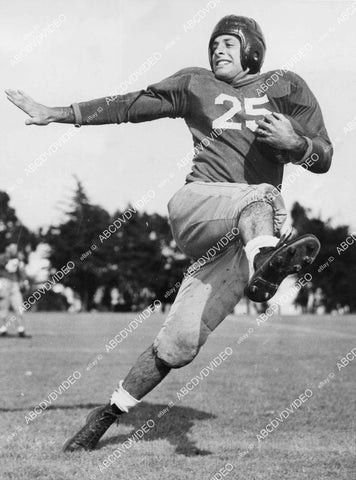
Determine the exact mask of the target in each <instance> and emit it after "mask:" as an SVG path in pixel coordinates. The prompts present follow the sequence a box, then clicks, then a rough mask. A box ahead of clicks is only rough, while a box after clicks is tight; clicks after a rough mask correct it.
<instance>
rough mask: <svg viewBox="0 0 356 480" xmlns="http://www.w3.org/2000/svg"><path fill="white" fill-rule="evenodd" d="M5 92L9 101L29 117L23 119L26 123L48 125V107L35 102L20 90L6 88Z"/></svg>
mask: <svg viewBox="0 0 356 480" xmlns="http://www.w3.org/2000/svg"><path fill="white" fill-rule="evenodd" d="M5 93H6V96H7V98H8V99H9V100H10V102H12V103H13V104H14V105H16V106H17V107H19V108H20V109H21V110H23V111H24V112H25V113H27V115H28V116H29V117H30V118H28V119H27V120H26V121H25V124H26V125H48V124H49V123H50V117H49V111H50V109H49V108H48V107H45V106H44V105H41V104H40V103H37V102H35V101H34V100H33V98H31V97H30V96H29V95H27V94H26V93H24V92H23V91H22V90H13V89H7V90H5Z"/></svg>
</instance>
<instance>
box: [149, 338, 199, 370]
mask: <svg viewBox="0 0 356 480" xmlns="http://www.w3.org/2000/svg"><path fill="white" fill-rule="evenodd" d="M153 349H154V352H155V354H156V357H157V358H158V359H159V360H160V361H161V362H162V363H163V364H164V365H166V366H167V367H169V368H181V367H184V366H185V365H188V364H189V363H190V362H191V361H193V360H194V358H195V357H196V356H197V354H198V352H199V350H200V346H199V345H196V344H193V343H192V342H190V341H189V340H186V341H184V340H181V341H177V340H176V339H175V340H173V339H172V340H171V339H169V338H168V337H163V336H160V335H158V336H157V338H156V340H155V341H154V344H153Z"/></svg>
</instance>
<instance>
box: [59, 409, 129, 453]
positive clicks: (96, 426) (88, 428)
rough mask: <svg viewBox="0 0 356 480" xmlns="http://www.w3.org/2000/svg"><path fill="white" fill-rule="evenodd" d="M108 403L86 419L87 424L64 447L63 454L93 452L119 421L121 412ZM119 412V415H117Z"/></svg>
mask: <svg viewBox="0 0 356 480" xmlns="http://www.w3.org/2000/svg"><path fill="white" fill-rule="evenodd" d="M114 409H115V412H114V410H113V406H112V405H110V403H108V404H107V405H104V406H102V407H97V408H95V409H94V410H93V411H92V412H91V413H89V415H88V416H87V419H86V424H85V425H84V427H83V428H81V429H80V430H79V432H77V433H76V434H75V435H74V436H73V437H72V438H70V439H69V440H68V441H67V442H66V443H65V444H64V446H63V452H77V451H81V450H93V449H94V448H95V447H96V444H97V443H98V441H99V440H100V438H101V437H102V436H103V435H104V433H105V432H106V430H107V429H108V428H109V427H110V426H111V425H112V424H113V423H114V422H115V421H116V420H118V417H119V415H121V414H122V413H123V412H121V411H120V410H119V409H118V408H117V407H116V406H114ZM116 411H118V412H119V413H116Z"/></svg>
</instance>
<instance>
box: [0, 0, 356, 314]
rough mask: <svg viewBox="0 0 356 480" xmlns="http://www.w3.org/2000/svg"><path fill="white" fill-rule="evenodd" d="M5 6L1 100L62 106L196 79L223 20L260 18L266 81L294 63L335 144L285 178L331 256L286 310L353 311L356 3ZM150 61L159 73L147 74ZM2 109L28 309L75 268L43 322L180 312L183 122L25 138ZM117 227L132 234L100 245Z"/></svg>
mask: <svg viewBox="0 0 356 480" xmlns="http://www.w3.org/2000/svg"><path fill="white" fill-rule="evenodd" d="M291 5H293V10H291ZM0 6H1V12H2V15H1V20H0V22H1V32H2V42H1V46H0V64H1V69H2V72H3V75H2V78H1V80H0V82H1V85H2V87H3V88H2V89H4V88H8V87H11V88H20V89H22V90H24V91H26V92H27V93H29V94H30V95H31V96H33V97H34V98H35V99H36V100H37V101H39V102H41V103H44V104H46V105H50V106H57V105H69V104H71V103H72V102H73V101H82V100H89V99H93V98H98V97H103V96H106V95H109V94H113V93H120V92H121V93H124V91H136V90H140V89H144V88H146V86H147V85H149V84H152V83H155V82H157V81H159V80H161V79H163V78H165V77H167V76H169V75H171V74H173V73H174V72H176V71H178V70H179V69H181V68H184V67H188V66H200V67H205V68H209V66H208V56H207V45H208V39H209V36H210V33H211V31H212V29H213V27H214V25H215V24H216V23H217V21H218V20H219V19H220V18H221V17H222V16H224V15H226V14H230V13H235V14H240V15H247V16H251V17H253V18H255V19H256V20H257V21H258V22H259V23H260V25H261V26H262V29H263V31H264V33H265V37H266V41H267V55H266V61H265V65H264V67H263V71H268V70H270V69H274V68H280V67H281V66H284V65H289V68H290V69H291V70H293V71H295V72H296V73H298V74H299V75H301V76H302V77H303V78H304V79H305V80H306V82H307V83H308V84H309V86H310V88H311V89H312V91H313V92H314V94H315V95H316V97H317V99H318V100H319V103H320V105H321V108H322V111H323V114H324V120H325V123H326V126H327V129H328V132H329V135H330V137H331V140H332V141H333V143H334V145H335V153H334V163H333V166H332V168H331V170H330V171H329V172H328V173H327V174H325V175H313V174H310V173H308V172H305V171H302V172H300V171H298V167H294V166H287V167H286V175H285V178H289V180H288V181H287V182H286V183H285V185H284V187H283V189H282V193H283V196H284V198H285V201H286V204H287V207H288V210H289V212H290V214H291V221H292V222H293V224H294V227H295V228H296V230H297V232H298V233H299V234H303V233H305V232H309V233H314V234H315V235H317V236H318V238H319V239H320V241H321V243H322V251H321V253H320V256H319V257H318V259H317V261H316V263H315V265H314V266H313V268H311V269H310V270H309V271H310V273H311V274H312V277H313V279H312V282H310V283H309V284H308V286H307V287H306V288H303V289H302V290H301V291H300V292H299V294H298V296H297V295H294V297H291V298H290V299H289V300H288V302H286V304H285V305H283V306H281V308H282V312H283V313H286V312H287V313H288V312H289V311H291V312H294V313H295V312H309V313H325V312H326V313H330V312H334V313H348V312H355V310H356V287H355V285H356V267H355V265H356V249H355V244H356V240H355V238H356V234H354V235H353V236H352V235H351V234H352V232H353V231H355V230H356V219H355V214H354V205H355V203H356V189H355V188H354V184H353V182H354V177H355V175H354V172H355V167H354V158H353V157H354V155H353V146H354V138H355V127H356V117H355V112H354V105H355V101H356V89H355V80H356V66H355V63H354V62H352V61H351V60H350V59H351V56H350V45H351V44H352V42H354V41H355V37H356V34H355V31H356V30H355V19H356V15H355V10H356V9H355V7H354V6H353V3H352V2H344V1H325V0H323V1H318V0H315V1H313V0H309V1H293V2H291V1H285V0H281V1H279V0H273V1H269V2H268V8H266V2H264V1H259V0H254V1H244V0H243V1H240V2H238V3H237V2H235V1H230V0H220V1H218V0H210V1H205V0H204V1H200V0H194V1H181V2H174V1H163V0H155V1H154V0H145V1H142V0H141V1H138V0H132V1H130V2H127V1H124V0H122V1H117V0H115V1H114V0H108V1H106V2H105V5H103V3H102V2H99V1H98V0H88V1H86V2H69V1H68V0H64V1H63V0H61V1H57V0H53V1H51V2H44V1H38V0H37V1H36V0H34V1H32V2H30V3H24V2H20V1H19V0H14V1H13V2H11V3H9V2H5V1H3V0H1V1H0ZM291 11H293V15H292V14H291ZM298 52H299V53H298ZM152 57H154V58H156V59H158V60H157V61H156V62H155V63H154V64H152V65H151V66H150V67H149V68H142V65H147V63H145V62H147V59H150V58H152ZM0 103H1V111H2V112H3V121H2V128H1V132H0V135H1V153H2V171H1V177H0V252H3V251H4V250H5V248H6V246H7V245H9V244H11V243H16V244H17V245H18V248H19V251H20V254H21V256H22V257H23V261H24V263H25V265H26V273H27V276H28V278H29V280H30V286H29V287H28V288H27V291H26V292H24V298H28V296H29V295H30V294H31V293H33V292H35V291H37V290H38V288H40V287H41V285H43V284H44V283H45V282H46V281H48V280H51V279H52V280H53V275H55V274H56V272H57V271H58V270H60V269H62V268H63V267H64V266H65V265H67V264H68V262H74V263H75V268H73V269H72V270H71V271H70V273H69V274H66V275H65V276H64V277H63V279H62V280H61V281H60V282H59V281H58V282H57V281H56V282H54V283H55V285H54V286H53V287H51V288H50V289H49V291H47V290H46V293H45V294H43V295H41V298H40V299H39V300H38V301H36V302H35V304H34V305H33V307H32V309H33V310H69V311H71V312H78V311H87V310H89V311H98V310H99V311H131V310H134V311H136V310H140V309H142V308H144V307H145V306H146V305H148V304H149V303H151V302H152V301H153V300H154V299H159V300H160V301H162V303H163V305H165V304H169V303H172V302H173V300H174V298H175V295H176V293H177V290H178V287H179V282H180V281H181V278H182V274H183V272H184V270H185V269H186V267H187V266H188V265H189V263H190V262H189V261H188V260H187V259H186V258H185V257H184V256H183V255H182V254H181V253H180V252H179V251H178V249H177V248H176V246H175V244H174V241H173V239H172V236H171V233H170V228H169V225H168V221H167V210H166V205H167V202H168V200H169V199H170V197H171V196H172V195H173V193H174V192H175V191H176V190H177V189H178V188H179V187H180V186H181V185H182V184H183V183H184V179H185V176H186V175H187V174H188V173H189V168H190V165H189V164H187V165H186V166H185V167H184V168H179V167H178V164H179V161H180V160H181V159H182V158H183V157H184V156H185V155H186V154H187V153H188V152H189V151H190V150H191V147H192V145H191V138H190V135H189V132H188V131H187V129H186V127H185V125H184V122H183V121H181V120H175V121H172V120H170V119H162V120H159V121H157V122H150V123H145V124H135V125H122V126H117V125H110V126H97V127H95V128H94V129H93V127H84V128H81V129H78V130H77V129H74V127H72V126H68V125H58V124H56V125H50V126H48V127H46V128H38V127H33V126H32V127H26V126H25V125H24V121H25V117H24V115H23V114H22V112H20V111H19V110H18V109H16V108H15V107H14V106H13V105H11V104H10V103H8V102H7V101H6V99H5V95H3V96H2V98H1V99H0ZM68 132H69V133H68ZM291 179H292V180H291ZM147 192H154V194H153V195H151V197H150V198H149V197H148V196H147V195H148V193H147ZM130 209H131V211H134V213H133V214H132V215H131V218H130V219H127V220H126V217H128V216H130V215H125V213H126V212H128V211H130ZM118 218H119V219H120V218H121V219H122V221H121V222H120V228H113V227H112V230H115V231H113V232H112V233H110V236H109V237H108V238H104V239H103V232H104V231H105V230H107V229H108V227H109V225H112V224H113V222H114V221H115V220H117V219H118ZM124 219H125V221H124ZM117 224H118V222H117ZM353 229H354V230H353ZM354 237H355V238H354ZM341 245H343V246H342V247H341ZM345 245H346V246H347V248H345ZM304 273H305V272H304ZM302 274H303V272H301V275H302ZM294 281H296V279H293V280H292V281H291V282H292V283H293V282H294ZM290 285H291V283H290V282H289V283H288V282H287V284H286V286H285V289H289V288H290ZM295 297H296V298H295ZM265 307H266V306H264V307H263V308H265ZM163 308H164V307H163ZM240 308H241V310H239V311H241V312H250V311H254V310H253V308H254V307H253V306H249V305H246V304H243V305H242V306H241V307H240ZM250 309H252V310H250Z"/></svg>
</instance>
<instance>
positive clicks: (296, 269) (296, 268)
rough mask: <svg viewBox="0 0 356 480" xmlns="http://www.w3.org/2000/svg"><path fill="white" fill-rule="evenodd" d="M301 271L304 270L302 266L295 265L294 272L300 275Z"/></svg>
mask: <svg viewBox="0 0 356 480" xmlns="http://www.w3.org/2000/svg"><path fill="white" fill-rule="evenodd" d="M301 269H302V266H301V265H294V267H293V272H295V273H298V272H300V271H301Z"/></svg>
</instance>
